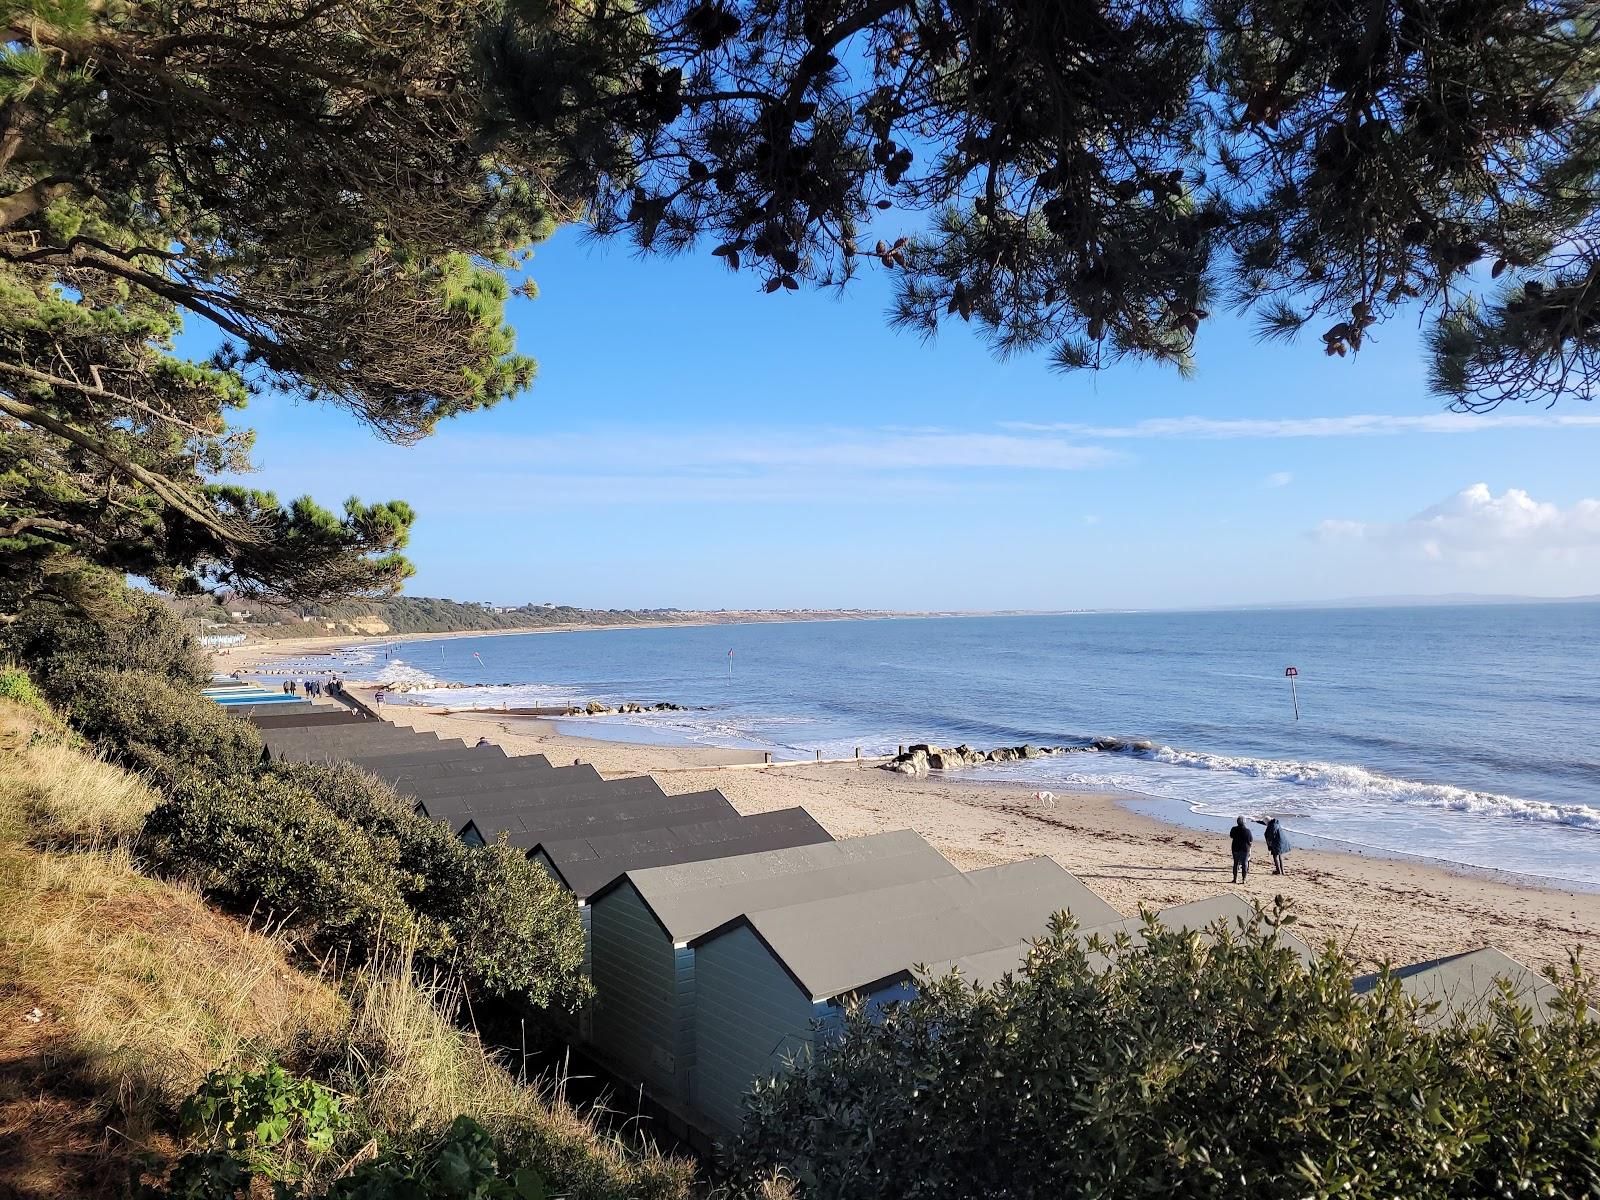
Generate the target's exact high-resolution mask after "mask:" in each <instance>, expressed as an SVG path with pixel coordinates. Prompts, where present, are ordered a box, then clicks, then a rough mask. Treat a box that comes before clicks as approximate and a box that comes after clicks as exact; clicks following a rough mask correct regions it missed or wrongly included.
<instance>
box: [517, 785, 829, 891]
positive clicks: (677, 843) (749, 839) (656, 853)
mask: <svg viewBox="0 0 1600 1200" xmlns="http://www.w3.org/2000/svg"><path fill="white" fill-rule="evenodd" d="M831 841H833V835H832V834H830V833H829V832H828V831H827V830H826V829H824V828H823V827H822V826H821V825H820V824H818V822H817V819H816V818H815V817H813V816H812V815H811V814H810V813H808V812H807V811H806V810H805V809H803V808H780V809H775V810H773V811H772V812H764V813H754V814H752V815H750V816H737V817H724V818H721V819H719V820H715V821H700V822H696V823H695V824H691V825H669V826H665V827H663V828H660V829H643V830H628V831H625V832H622V833H611V834H596V835H590V836H588V837H579V838H566V839H562V840H559V841H547V842H541V843H540V844H539V845H537V846H535V847H534V848H533V851H532V852H531V853H530V855H529V857H530V858H532V859H533V860H534V862H536V863H538V864H539V865H541V866H542V867H544V869H545V870H546V871H548V872H550V874H551V875H553V876H555V878H556V879H557V880H559V881H560V882H561V883H562V884H563V885H564V886H565V887H566V888H567V890H568V891H570V892H572V894H573V895H575V896H577V897H578V903H579V904H586V903H587V902H588V900H589V897H590V896H592V895H594V893H595V892H597V891H599V890H600V889H601V888H603V887H605V886H606V885H608V884H609V883H611V882H612V881H613V880H614V879H616V878H617V877H618V876H620V875H622V874H623V873H624V872H627V871H633V870H642V869H644V868H646V867H662V866H671V865H673V864H677V863H692V862H704V861H706V860H708V859H723V858H731V857H736V856H742V855H749V854H758V853H762V852H764V851H768V850H786V849H789V848H791V847H794V846H810V845H817V844H820V843H823V842H831Z"/></svg>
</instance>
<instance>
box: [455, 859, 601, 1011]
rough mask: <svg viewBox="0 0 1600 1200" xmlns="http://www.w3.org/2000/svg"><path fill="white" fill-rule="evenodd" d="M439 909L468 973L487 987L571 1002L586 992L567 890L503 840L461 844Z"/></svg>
mask: <svg viewBox="0 0 1600 1200" xmlns="http://www.w3.org/2000/svg"><path fill="white" fill-rule="evenodd" d="M460 867H461V869H460V871H459V873H457V874H456V875H455V881H454V882H455V886H454V887H453V888H448V889H447V890H448V891H450V892H451V893H453V898H454V900H455V903H454V904H452V905H450V906H448V907H447V908H445V909H444V910H443V911H444V920H445V921H446V923H447V924H448V925H449V927H450V930H451V933H452V934H453V935H454V937H455V939H456V943H457V945H458V946H459V947H460V951H461V965H462V967H463V968H464V969H465V971H466V972H467V975H468V977H469V978H470V979H472V980H474V981H475V982H476V983H477V984H478V985H479V986H481V987H482V988H484V989H485V990H487V991H488V992H490V993H492V994H496V995H502V996H514V995H521V996H527V997H529V998H530V999H532V1001H533V1002H534V1003H536V1004H540V1005H548V1006H553V1007H558V1008H568V1009H570V1008H573V1007H576V1006H577V1005H579V1004H581V1003H582V1002H583V1001H584V1000H586V999H587V998H588V997H589V995H590V990H589V983H588V980H587V979H586V978H585V977H584V976H583V973H582V968H583V941H584V940H583V927H582V925H581V924H580V923H579V921H578V916H577V912H576V909H575V906H574V904H573V900H572V895H571V893H569V892H568V891H566V889H565V888H563V887H561V885H560V884H558V883H556V881H555V880H553V879H552V878H551V877H550V876H549V875H548V874H546V873H545V872H544V871H543V870H541V869H540V868H539V867H538V866H536V865H535V864H534V863H533V862H532V861H530V860H529V858H528V856H527V855H526V854H525V853H524V852H523V851H521V850H518V849H516V848H514V847H512V846H506V845H498V844H497V845H491V846H483V847H480V848H478V849H475V850H474V849H468V850H467V851H466V854H465V856H464V857H463V858H462V859H461V860H460Z"/></svg>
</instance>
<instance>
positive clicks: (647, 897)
mask: <svg viewBox="0 0 1600 1200" xmlns="http://www.w3.org/2000/svg"><path fill="white" fill-rule="evenodd" d="M955 874H959V872H958V871H957V870H956V867H955V865H954V864H953V863H951V861H950V860H949V859H947V858H946V857H945V856H944V855H942V854H940V853H939V852H938V851H937V850H935V849H934V848H933V847H932V846H930V845H929V844H928V843H927V842H926V841H925V840H924V839H923V838H922V835H921V834H918V833H914V832H912V831H911V830H909V829H897V830H894V831H893V832H891V833H876V834H873V835H872V836H870V837H859V838H847V839H845V840H844V841H842V842H828V843H824V844H821V845H813V846H798V847H794V848H791V849H784V850H769V851H766V852H764V853H755V854H741V855H738V856H737V857H730V858H718V859H712V860H709V861H702V862H693V863H684V864H680V865H675V866H661V867H647V868H644V869H641V870H636V871H632V870H631V871H629V872H628V873H627V876H626V879H627V882H628V883H629V884H631V885H632V886H633V888H634V890H635V891H637V892H638V893H639V897H640V899H641V900H643V901H644V903H645V906H646V907H647V908H648V909H649V910H650V911H651V913H653V914H654V916H655V918H656V920H657V921H658V922H660V924H661V928H662V929H663V930H665V931H666V934H667V936H668V937H670V938H671V939H672V940H673V941H674V942H680V943H681V942H688V941H691V940H693V939H695V938H698V937H700V936H701V935H702V934H705V933H709V932H710V931H712V930H714V929H719V928H722V927H724V926H726V925H727V924H728V922H730V921H733V920H734V919H735V918H737V917H739V916H741V915H743V914H744V913H747V912H750V911H753V910H759V909H767V908H775V907H780V906H784V905H790V904H802V903H805V902H807V901H811V900H821V899H824V898H826V897H828V896H840V895H844V894H846V893H850V892H866V891H872V890H874V889H877V888H883V887H889V886H891V885H894V884H899V883H910V882H912V881H913V880H918V879H931V878H933V877H934V876H936V875H955ZM621 884H622V880H621V879H618V880H616V881H614V882H613V883H612V884H611V885H610V887H608V888H604V889H602V890H601V892H599V893H597V894H595V895H594V896H593V897H592V900H591V902H593V901H594V900H599V898H600V896H601V895H603V894H604V892H606V891H609V890H610V888H611V887H619V886H621Z"/></svg>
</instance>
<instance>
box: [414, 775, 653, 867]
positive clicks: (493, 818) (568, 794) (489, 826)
mask: <svg viewBox="0 0 1600 1200" xmlns="http://www.w3.org/2000/svg"><path fill="white" fill-rule="evenodd" d="M560 770H561V768H558V769H556V770H552V771H549V772H547V773H546V775H545V776H544V777H543V778H537V779H536V778H533V777H531V776H530V777H526V778H524V779H523V780H522V781H521V783H520V784H519V786H518V787H516V788H514V789H509V790H506V789H497V790H495V791H492V792H487V793H483V792H478V791H475V790H473V789H472V788H470V787H461V788H449V789H445V790H442V791H440V792H439V794H414V797H415V799H416V801H417V811H418V812H421V813H423V814H424V815H425V816H428V817H431V818H433V819H434V820H436V821H447V822H450V823H452V824H453V825H454V826H455V827H456V828H458V829H459V828H462V827H463V826H465V825H466V824H467V822H468V821H469V820H470V821H473V822H474V823H475V824H476V826H477V829H478V831H479V832H480V833H483V834H485V835H487V834H488V833H489V832H490V831H491V830H493V831H494V832H499V831H500V830H502V829H505V830H517V829H519V828H521V826H520V824H519V821H520V819H521V818H523V817H525V816H528V815H530V814H534V813H541V812H548V811H550V810H552V809H558V808H572V807H577V806H585V805H599V804H610V803H614V802H616V801H619V800H635V799H659V798H662V797H665V796H666V792H664V791H663V790H662V789H661V785H660V784H659V783H657V782H656V781H655V780H654V779H652V778H650V777H649V776H648V775H630V776H625V777H624V778H622V779H589V778H587V777H585V776H583V775H581V774H575V775H572V776H567V775H562V774H560ZM565 770H568V771H571V770H573V768H570V767H569V768H565ZM534 844H535V843H532V842H530V843H528V844H527V845H526V846H525V847H524V849H528V850H531V849H533V846H534Z"/></svg>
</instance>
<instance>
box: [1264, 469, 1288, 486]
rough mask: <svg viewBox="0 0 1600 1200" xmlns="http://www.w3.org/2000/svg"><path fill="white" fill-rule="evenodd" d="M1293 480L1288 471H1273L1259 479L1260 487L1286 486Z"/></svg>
mask: <svg viewBox="0 0 1600 1200" xmlns="http://www.w3.org/2000/svg"><path fill="white" fill-rule="evenodd" d="M1293 482H1294V475H1293V474H1291V473H1290V472H1288V471H1274V472H1273V473H1272V474H1271V475H1268V476H1267V477H1266V478H1265V479H1264V480H1262V481H1261V486H1262V487H1269V488H1281V487H1288V486H1289V485H1290V484H1291V483H1293Z"/></svg>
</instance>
